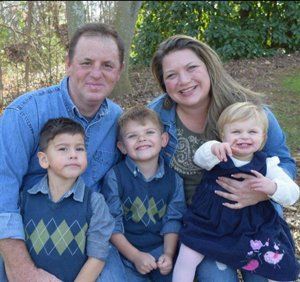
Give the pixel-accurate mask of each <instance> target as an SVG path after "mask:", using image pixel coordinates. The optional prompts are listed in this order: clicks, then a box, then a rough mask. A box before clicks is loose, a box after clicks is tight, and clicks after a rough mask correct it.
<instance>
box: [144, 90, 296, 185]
mask: <svg viewBox="0 0 300 282" xmlns="http://www.w3.org/2000/svg"><path fill="white" fill-rule="evenodd" d="M165 97H166V94H163V95H161V96H159V97H157V98H156V99H154V100H153V101H152V102H151V103H150V104H149V105H148V107H149V108H150V109H152V110H154V111H155V112H157V113H158V115H159V117H160V118H161V121H162V123H163V124H164V127H165V131H166V132H168V133H169V136H170V140H169V143H168V145H167V147H166V148H164V149H163V150H162V155H163V157H164V159H165V160H166V161H167V163H168V164H169V163H170V161H171V159H172V157H173V155H174V153H175V150H176V147H177V129H176V117H175V108H176V104H175V103H174V104H173V106H172V108H171V109H170V110H168V109H164V107H163V103H164V100H165ZM264 109H265V111H266V114H267V116H268V121H269V128H268V136H267V142H266V144H265V146H264V148H263V149H262V150H263V151H264V152H266V154H267V155H268V157H273V156H278V157H279V159H280V164H279V166H280V167H282V168H283V169H284V170H285V172H286V173H287V174H288V175H289V176H290V177H291V178H292V179H295V177H296V174H297V169H296V164H295V161H294V159H293V158H292V157H291V154H290V152H289V149H288V148H287V146H286V138H285V134H284V133H283V131H282V129H281V128H280V125H279V124H278V121H277V120H276V118H275V116H274V115H273V113H272V112H271V111H270V110H269V109H268V108H267V107H264Z"/></svg>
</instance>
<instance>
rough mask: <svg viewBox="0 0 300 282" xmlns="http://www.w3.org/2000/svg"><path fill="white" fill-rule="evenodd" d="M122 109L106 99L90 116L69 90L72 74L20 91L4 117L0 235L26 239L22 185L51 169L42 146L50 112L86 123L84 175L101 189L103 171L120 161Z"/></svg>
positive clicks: (52, 115)
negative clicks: (41, 158)
mask: <svg viewBox="0 0 300 282" xmlns="http://www.w3.org/2000/svg"><path fill="white" fill-rule="evenodd" d="M121 112H122V109H121V108H120V107H119V106H118V105H116V104H115V103H113V102H112V101H110V100H109V99H105V100H104V102H103V103H102V105H101V107H100V108H99V110H98V112H97V114H96V115H95V117H94V118H93V119H92V120H90V121H88V120H86V119H85V118H84V117H83V116H82V115H81V114H80V113H79V110H78V109H77V107H76V106H75V105H74V103H73V101H72V100H71V98H70V96H69V93H68V78H67V77H66V78H64V79H63V80H62V82H61V83H60V84H59V85H56V86H51V87H47V88H43V89H39V90H37V91H32V92H29V93H26V94H24V95H22V96H20V97H18V98H17V99H16V100H15V101H13V102H12V103H11V104H10V105H9V106H8V107H7V108H6V109H5V111H4V113H3V115H2V116H1V117H0V164H1V165H0V195H1V196H0V197H1V198H0V239H4V238H12V239H24V231H23V224H22V218H21V216H20V213H19V203H18V200H19V190H20V189H26V190H27V189H29V188H31V187H32V186H33V185H34V184H36V183H37V182H38V181H39V180H40V179H41V178H42V177H43V176H44V175H45V174H46V170H44V169H42V168H41V167H40V165H39V162H38V158H37V152H38V142H39V134H40V131H41V129H42V127H43V125H44V124H45V123H46V122H47V121H48V119H50V118H58V117H68V118H71V119H73V120H75V121H77V122H78V123H80V124H81V125H82V126H83V128H84V129H85V134H86V139H85V142H86V148H87V157H88V167H87V170H86V171H85V172H84V174H83V175H82V178H83V180H84V182H85V184H86V186H87V187H90V188H91V189H92V190H93V191H99V189H100V187H99V185H101V181H102V177H103V176H104V175H105V173H106V172H107V171H108V170H109V169H110V168H111V167H112V166H113V165H114V164H115V163H116V161H117V160H118V158H119V152H118V150H117V148H116V137H117V124H116V120H117V119H118V117H119V115H120V114H121Z"/></svg>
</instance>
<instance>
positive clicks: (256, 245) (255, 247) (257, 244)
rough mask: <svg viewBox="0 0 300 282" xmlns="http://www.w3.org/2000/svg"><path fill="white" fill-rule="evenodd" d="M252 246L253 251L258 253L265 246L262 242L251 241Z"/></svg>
mask: <svg viewBox="0 0 300 282" xmlns="http://www.w3.org/2000/svg"><path fill="white" fill-rule="evenodd" d="M250 246H251V248H252V250H253V251H258V250H259V249H260V248H261V247H263V246H264V245H263V243H262V242H261V241H260V240H250Z"/></svg>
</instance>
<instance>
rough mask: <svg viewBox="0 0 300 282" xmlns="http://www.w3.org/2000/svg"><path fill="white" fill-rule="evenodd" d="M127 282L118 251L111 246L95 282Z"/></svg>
mask: <svg viewBox="0 0 300 282" xmlns="http://www.w3.org/2000/svg"><path fill="white" fill-rule="evenodd" d="M121 281H122V282H127V281H130V280H127V277H126V274H125V268H124V265H123V263H122V260H121V257H120V254H119V252H118V250H117V249H116V248H115V247H114V246H111V249H110V251H109V255H108V258H107V260H106V262H105V266H104V268H103V270H102V273H101V275H100V276H99V277H98V279H97V282H121Z"/></svg>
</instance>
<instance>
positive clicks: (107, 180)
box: [101, 169, 124, 233]
mask: <svg viewBox="0 0 300 282" xmlns="http://www.w3.org/2000/svg"><path fill="white" fill-rule="evenodd" d="M101 193H102V194H103V196H104V198H105V200H106V203H107V205H108V207H109V211H110V213H111V214H112V216H113V217H114V219H115V228H114V231H113V233H124V225H123V209H122V202H121V199H120V195H119V189H118V183H117V177H116V174H115V172H114V170H113V169H111V170H110V171H109V172H108V173H107V174H106V175H105V177H104V181H103V186H102V189H101Z"/></svg>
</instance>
